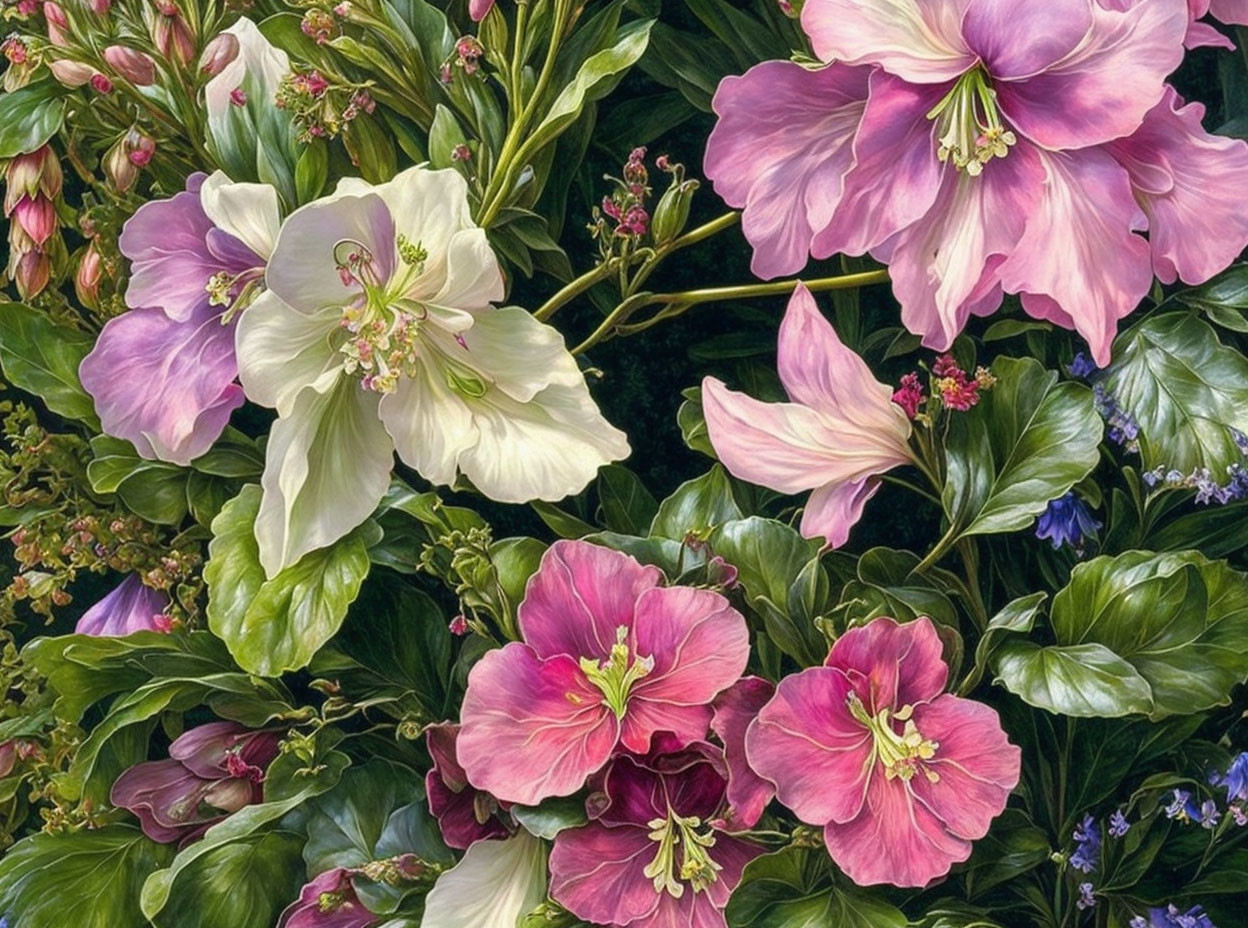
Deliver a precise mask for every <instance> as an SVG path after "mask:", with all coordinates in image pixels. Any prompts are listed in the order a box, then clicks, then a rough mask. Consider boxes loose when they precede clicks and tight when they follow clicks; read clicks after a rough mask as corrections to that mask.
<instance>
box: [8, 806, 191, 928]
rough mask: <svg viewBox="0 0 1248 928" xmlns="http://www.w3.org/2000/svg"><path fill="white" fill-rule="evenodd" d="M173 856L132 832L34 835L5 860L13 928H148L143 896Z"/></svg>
mask: <svg viewBox="0 0 1248 928" xmlns="http://www.w3.org/2000/svg"><path fill="white" fill-rule="evenodd" d="M172 856H173V849H172V848H170V847H168V846H166V845H163V844H157V843H156V842H155V841H152V840H151V839H150V838H147V837H145V836H144V834H143V832H141V831H139V829H137V828H132V827H131V826H129V825H107V826H105V827H103V828H99V829H95V830H91V831H66V832H60V833H58V834H35V835H31V836H30V837H27V838H23V839H22V840H20V841H18V842H17V843H16V844H14V845H13V846H12V847H10V848H8V849H7V850H6V851H5V853H4V856H3V857H0V912H3V913H5V916H6V917H7V918H8V920H9V928H50V926H53V925H73V926H74V928H143V926H145V925H146V924H147V922H146V920H145V919H144V918H143V913H142V912H141V911H140V910H139V890H140V888H141V887H142V885H143V881H144V880H145V879H146V878H147V875H148V874H149V873H151V872H152V871H154V870H156V869H157V868H159V867H162V866H164V865H165V864H166V863H167V862H168V861H169V859H170V858H171V857H172Z"/></svg>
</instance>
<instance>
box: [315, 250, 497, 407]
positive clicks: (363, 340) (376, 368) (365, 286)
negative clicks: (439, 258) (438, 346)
mask: <svg viewBox="0 0 1248 928" xmlns="http://www.w3.org/2000/svg"><path fill="white" fill-rule="evenodd" d="M395 250H396V251H397V252H398V255H399V260H400V261H401V263H402V268H401V269H400V271H399V273H396V274H394V275H392V276H391V277H390V278H389V279H387V278H385V277H384V276H383V275H382V272H381V269H380V266H379V265H378V262H377V261H376V259H375V258H374V256H373V253H372V252H371V251H370V250H369V249H368V247H367V246H366V245H364V244H363V243H361V242H357V241H354V240H352V239H343V240H342V241H340V242H338V243H337V244H336V245H335V246H334V267H335V268H336V269H337V271H338V276H339V278H341V280H342V285H343V286H344V287H352V286H358V287H359V288H360V294H359V296H358V297H357V299H356V300H355V301H354V302H352V303H351V304H349V305H347V306H344V307H343V310H342V319H341V320H340V321H339V325H340V326H342V328H343V329H345V330H346V331H347V339H346V341H345V342H343V344H342V346H341V348H339V351H340V352H342V355H343V358H344V361H343V370H344V371H346V373H348V374H358V375H359V377H360V385H361V386H363V387H364V389H366V390H375V391H376V392H378V393H393V392H394V391H395V389H396V388H397V387H398V384H399V378H400V377H404V376H407V377H411V376H413V375H415V374H416V371H417V365H418V364H419V361H420V347H421V345H420V324H421V322H423V321H424V320H425V318H426V317H427V316H428V311H427V310H426V309H425V307H424V306H422V305H421V304H420V303H419V302H417V301H416V300H413V299H411V298H410V297H409V296H408V295H407V290H408V287H409V285H410V284H411V283H412V282H413V281H414V280H415V279H416V278H417V277H419V276H420V274H421V272H422V271H423V270H424V265H425V259H426V258H427V257H428V253H427V252H426V251H425V249H424V248H422V247H421V246H420V244H419V243H416V244H413V243H412V242H410V241H408V239H407V237H406V236H404V235H400V236H399V237H398V241H397V243H396V249H395ZM452 386H454V385H452ZM478 395H479V394H478Z"/></svg>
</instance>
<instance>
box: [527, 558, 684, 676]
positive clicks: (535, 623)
mask: <svg viewBox="0 0 1248 928" xmlns="http://www.w3.org/2000/svg"><path fill="white" fill-rule="evenodd" d="M662 581H663V573H662V571H660V570H659V569H658V568H657V567H650V566H645V567H643V566H642V565H641V564H639V563H638V562H637V561H636V560H635V559H633V558H632V557H629V556H628V555H627V554H623V553H621V552H619V551H612V550H611V549H610V548H604V547H601V546H600V545H593V544H589V543H588V542H583V541H568V540H562V541H556V542H555V543H554V544H553V545H551V546H550V547H549V548H548V549H547V550H546V553H545V554H543V555H542V561H541V564H540V565H539V566H538V568H537V572H536V573H535V574H533V576H532V577H531V578H530V579H529V584H528V587H527V588H526V589H525V593H524V601H523V602H522V603H521V604H520V608H519V610H518V621H519V624H520V634H521V635H522V636H523V638H524V640H525V642H526V643H527V644H528V645H529V647H531V648H532V649H533V651H534V653H535V654H537V656H538V657H542V658H546V657H553V656H555V655H556V654H566V655H567V656H568V657H571V658H574V659H577V660H579V659H580V658H582V657H589V658H593V659H594V660H606V659H608V658H609V657H610V656H611V646H612V645H614V644H615V641H616V630H617V629H619V628H621V627H623V628H632V626H633V612H634V608H635V605H636V602H637V597H639V596H640V595H641V594H642V593H643V592H645V591H646V590H649V589H652V588H654V587H657V586H658V585H659V584H660V583H661V582H662Z"/></svg>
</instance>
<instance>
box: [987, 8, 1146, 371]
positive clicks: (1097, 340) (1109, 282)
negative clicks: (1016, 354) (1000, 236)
mask: <svg viewBox="0 0 1248 928" xmlns="http://www.w3.org/2000/svg"><path fill="white" fill-rule="evenodd" d="M1146 5H1147V4H1146ZM1022 144H1023V143H1022V142H1021V141H1020V143H1019V145H1020V146H1021V145H1022ZM1036 153H1037V155H1038V156H1039V157H1040V159H1041V161H1042V162H1043V163H1044V165H1045V168H1046V170H1047V172H1048V184H1047V185H1046V188H1045V194H1044V196H1043V197H1042V198H1041V200H1040V203H1039V205H1038V207H1037V208H1036V210H1035V212H1033V213H1032V215H1031V216H1030V217H1029V218H1028V221H1027V230H1026V231H1025V232H1024V233H1023V237H1022V239H1020V240H1019V243H1018V247H1017V248H1016V249H1015V251H1014V253H1013V254H1012V255H1011V256H1010V257H1009V258H1007V259H1006V260H1005V262H1004V263H1003V264H1002V265H1001V268H1000V275H1001V283H1002V285H1003V286H1004V288H1005V289H1006V291H1008V292H1010V293H1023V294H1025V296H1024V298H1023V307H1024V308H1025V309H1027V311H1028V312H1030V313H1031V314H1032V315H1037V316H1040V317H1041V318H1050V319H1052V318H1053V316H1052V315H1051V314H1048V313H1045V312H1044V311H1043V310H1042V309H1040V308H1039V307H1038V306H1037V304H1036V303H1035V302H1033V301H1029V300H1028V299H1027V297H1026V294H1034V295H1037V296H1042V297H1049V298H1050V299H1051V300H1052V301H1053V302H1055V303H1056V305H1057V306H1058V307H1059V308H1060V309H1061V311H1062V312H1063V313H1064V314H1066V316H1068V317H1069V320H1070V322H1069V323H1062V324H1067V325H1069V324H1071V323H1073V327H1074V328H1075V329H1076V330H1077V331H1078V332H1079V334H1080V335H1082V336H1083V337H1084V339H1085V340H1086V341H1087V343H1088V346H1089V348H1091V353H1092V358H1093V360H1094V361H1096V363H1097V364H1098V365H1100V366H1102V367H1104V366H1105V365H1107V364H1108V363H1109V349H1110V343H1111V342H1112V341H1113V338H1114V330H1115V329H1116V328H1117V322H1118V320H1119V319H1121V318H1122V317H1123V316H1125V315H1127V314H1128V313H1130V312H1131V311H1132V310H1134V309H1135V307H1136V306H1137V305H1138V304H1139V302H1140V300H1142V299H1143V298H1144V296H1145V295H1146V294H1147V293H1148V288H1149V286H1151V284H1152V279H1153V275H1152V269H1151V262H1150V260H1149V252H1148V243H1147V242H1146V241H1144V239H1143V238H1141V237H1140V236H1138V235H1135V234H1133V230H1138V229H1143V228H1144V225H1145V221H1146V220H1145V216H1144V214H1143V213H1142V212H1141V211H1140V208H1139V206H1137V205H1136V202H1135V199H1134V197H1133V196H1132V193H1131V183H1130V178H1129V177H1128V176H1127V172H1126V169H1125V168H1123V167H1122V166H1121V165H1119V164H1118V163H1117V162H1116V161H1115V160H1114V159H1113V158H1112V157H1111V156H1110V155H1109V154H1108V153H1107V152H1106V151H1104V150H1102V149H1085V150H1082V151H1078V152H1071V153H1069V154H1065V153H1060V152H1046V151H1043V150H1040V149H1037V150H1036ZM1011 157H1013V155H1011ZM1007 160H1008V159H1007ZM1055 321H1056V320H1055Z"/></svg>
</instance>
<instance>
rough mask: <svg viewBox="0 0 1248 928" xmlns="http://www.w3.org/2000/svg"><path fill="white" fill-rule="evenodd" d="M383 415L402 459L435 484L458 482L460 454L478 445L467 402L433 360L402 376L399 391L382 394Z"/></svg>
mask: <svg viewBox="0 0 1248 928" xmlns="http://www.w3.org/2000/svg"><path fill="white" fill-rule="evenodd" d="M378 414H379V415H380V416H381V421H382V422H383V423H384V424H385V427H386V431H387V432H388V433H389V434H390V437H391V438H392V439H393V440H394V446H395V449H396V450H397V451H398V453H399V457H400V458H402V459H403V462H404V463H405V464H407V465H409V466H410V467H414V468H415V469H416V470H417V471H418V472H419V473H420V475H421V476H422V477H424V478H425V479H426V480H428V481H429V482H430V483H435V484H442V485H444V486H449V485H450V484H452V483H454V482H455V477H456V475H457V473H458V469H459V459H460V457H461V456H462V455H463V454H464V452H465V451H467V450H468V449H469V448H471V447H472V446H473V445H475V444H476V443H477V438H478V432H477V425H476V423H475V422H474V421H473V416H472V412H471V410H470V409H469V408H468V404H467V403H466V402H465V401H464V398H463V397H462V396H460V395H459V394H458V393H456V392H455V391H454V390H453V389H451V387H450V385H449V384H448V383H447V382H446V378H445V377H443V376H442V374H441V371H437V370H434V369H432V367H431V365H429V364H424V365H422V366H421V369H420V370H419V371H417V373H416V375H415V376H414V377H402V378H400V379H399V383H398V387H397V389H396V390H395V391H394V392H393V393H389V394H387V395H386V396H383V397H382V398H381V404H380V406H379V407H378Z"/></svg>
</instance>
